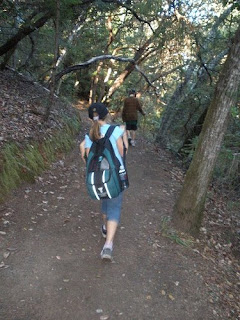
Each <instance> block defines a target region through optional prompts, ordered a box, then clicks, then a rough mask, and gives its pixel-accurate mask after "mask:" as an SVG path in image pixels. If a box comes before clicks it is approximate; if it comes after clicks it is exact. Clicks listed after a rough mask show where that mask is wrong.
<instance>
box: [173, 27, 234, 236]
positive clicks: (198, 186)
mask: <svg viewBox="0 0 240 320" xmlns="http://www.w3.org/2000/svg"><path fill="white" fill-rule="evenodd" d="M239 83H240V27H239V28H238V30H237V32H236V35H235V37H234V40H233V43H232V46H231V49H230V52H229V55H228V57H227V60H226V62H225V64H224V67H223V69H222V72H221V74H220V76H219V80H218V83H217V85H216V89H215V93H214V97H213V100H212V102H211V104H210V107H209V109H208V112H207V115H206V118H205V121H204V124H203V129H202V132H201V134H200V139H199V143H198V145H197V149H196V151H195V154H194V157H193V160H192V163H191V165H190V168H189V170H188V171H187V174H186V177H185V181H184V184H183V189H182V191H181V193H180V196H179V198H178V200H177V202H176V204H175V207H174V218H173V221H174V224H175V226H176V227H177V228H179V229H181V230H183V231H185V232H189V233H191V234H192V235H197V233H198V231H199V228H200V225H201V221H202V217H203V211H204V206H205V200H206V194H207V189H208V186H209V183H210V180H211V178H212V173H213V169H214V166H215V163H216V159H217V156H218V154H219V151H220V147H221V143H222V140H223V137H224V134H225V131H226V129H227V122H228V118H229V113H230V112H229V111H230V109H231V107H232V106H233V105H234V103H235V102H236V99H237V90H238V88H239Z"/></svg>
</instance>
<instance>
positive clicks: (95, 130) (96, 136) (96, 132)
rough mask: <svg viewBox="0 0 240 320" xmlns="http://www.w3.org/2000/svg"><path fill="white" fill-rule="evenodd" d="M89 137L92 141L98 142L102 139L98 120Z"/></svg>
mask: <svg viewBox="0 0 240 320" xmlns="http://www.w3.org/2000/svg"><path fill="white" fill-rule="evenodd" d="M89 136H90V139H91V140H92V141H97V140H99V139H100V138H101V134H100V125H99V122H98V120H94V121H93V125H92V127H91V129H90V132H89Z"/></svg>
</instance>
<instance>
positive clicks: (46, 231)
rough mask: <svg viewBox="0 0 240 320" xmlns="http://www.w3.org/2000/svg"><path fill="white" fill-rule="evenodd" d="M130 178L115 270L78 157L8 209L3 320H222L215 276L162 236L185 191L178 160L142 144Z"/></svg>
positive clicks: (132, 155)
mask: <svg viewBox="0 0 240 320" xmlns="http://www.w3.org/2000/svg"><path fill="white" fill-rule="evenodd" d="M76 145H77V144H76ZM128 170H129V177H130V183H131V186H130V188H129V189H128V190H127V191H126V193H125V195H124V204H123V211H122V221H121V225H120V227H119V230H118V233H117V236H116V240H115V249H114V262H113V263H103V262H102V261H101V260H100V251H101V248H102V245H103V242H104V241H103V239H102V238H101V234H100V225H101V216H100V213H99V203H98V202H95V201H92V200H90V199H89V197H88V195H87V193H86V189H85V185H84V165H83V163H81V162H80V160H79V153H78V148H77V147H76V148H75V150H74V151H73V152H72V153H71V154H70V155H69V156H68V157H67V158H66V159H64V160H62V161H58V162H57V163H55V164H54V165H53V166H52V168H51V169H50V170H49V171H47V172H45V174H44V175H42V176H41V177H39V178H38V179H37V182H36V183H35V184H34V185H30V184H27V185H24V186H22V187H21V188H20V189H19V190H18V191H16V192H15V193H14V194H13V195H12V196H11V197H10V198H9V199H8V201H7V202H6V203H5V204H4V205H2V206H1V207H0V215H1V217H2V221H1V224H0V230H1V234H0V240H1V245H0V254H1V260H0V263H1V261H2V263H1V264H2V267H1V268H0V286H1V289H0V300H1V303H0V319H1V320H40V319H41V320H57V319H58V320H66V319H69V320H94V319H101V320H104V319H124V320H128V319H129V320H147V319H157V320H168V319H169V320H176V319H177V320H190V319H191V320H193V319H194V320H200V319H204V320H206V319H208V320H210V319H220V317H219V315H218V313H217V311H216V310H214V305H212V304H210V303H208V301H209V296H208V292H207V288H206V286H205V284H204V280H203V276H202V269H203V268H204V270H205V272H206V270H207V268H208V266H206V265H204V264H205V262H204V261H202V259H201V258H200V256H199V255H196V253H194V251H193V250H191V249H189V248H185V247H183V246H180V245H178V244H176V243H174V242H172V241H170V240H169V239H168V238H166V237H163V236H162V234H161V226H162V219H163V218H164V217H168V216H169V215H170V214H171V209H172V205H173V203H174V201H175V198H176V193H177V191H178V188H179V186H180V184H179V182H178V181H177V180H176V179H175V175H173V173H172V172H174V168H173V164H172V163H171V159H170V157H169V156H168V155H167V154H166V153H165V152H163V151H160V152H159V153H158V154H157V153H156V152H155V151H154V150H152V148H151V146H148V145H144V143H143V141H141V140H139V141H138V145H137V147H136V148H131V149H130V151H129V154H128ZM4 233H6V234H4ZM3 264H4V266H3Z"/></svg>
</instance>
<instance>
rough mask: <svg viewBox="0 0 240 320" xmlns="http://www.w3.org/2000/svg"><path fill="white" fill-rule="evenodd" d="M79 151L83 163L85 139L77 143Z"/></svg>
mask: <svg viewBox="0 0 240 320" xmlns="http://www.w3.org/2000/svg"><path fill="white" fill-rule="evenodd" d="M79 149H80V153H81V159H82V160H83V162H84V163H86V160H85V157H84V156H85V139H84V140H83V141H82V142H81V143H80V145H79Z"/></svg>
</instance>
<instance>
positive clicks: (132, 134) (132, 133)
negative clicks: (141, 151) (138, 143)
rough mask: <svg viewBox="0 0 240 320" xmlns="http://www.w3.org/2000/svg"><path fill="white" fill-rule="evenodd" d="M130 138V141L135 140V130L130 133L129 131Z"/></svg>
mask: <svg viewBox="0 0 240 320" xmlns="http://www.w3.org/2000/svg"><path fill="white" fill-rule="evenodd" d="M131 136H132V139H133V140H135V139H136V131H135V130H132V131H131Z"/></svg>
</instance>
